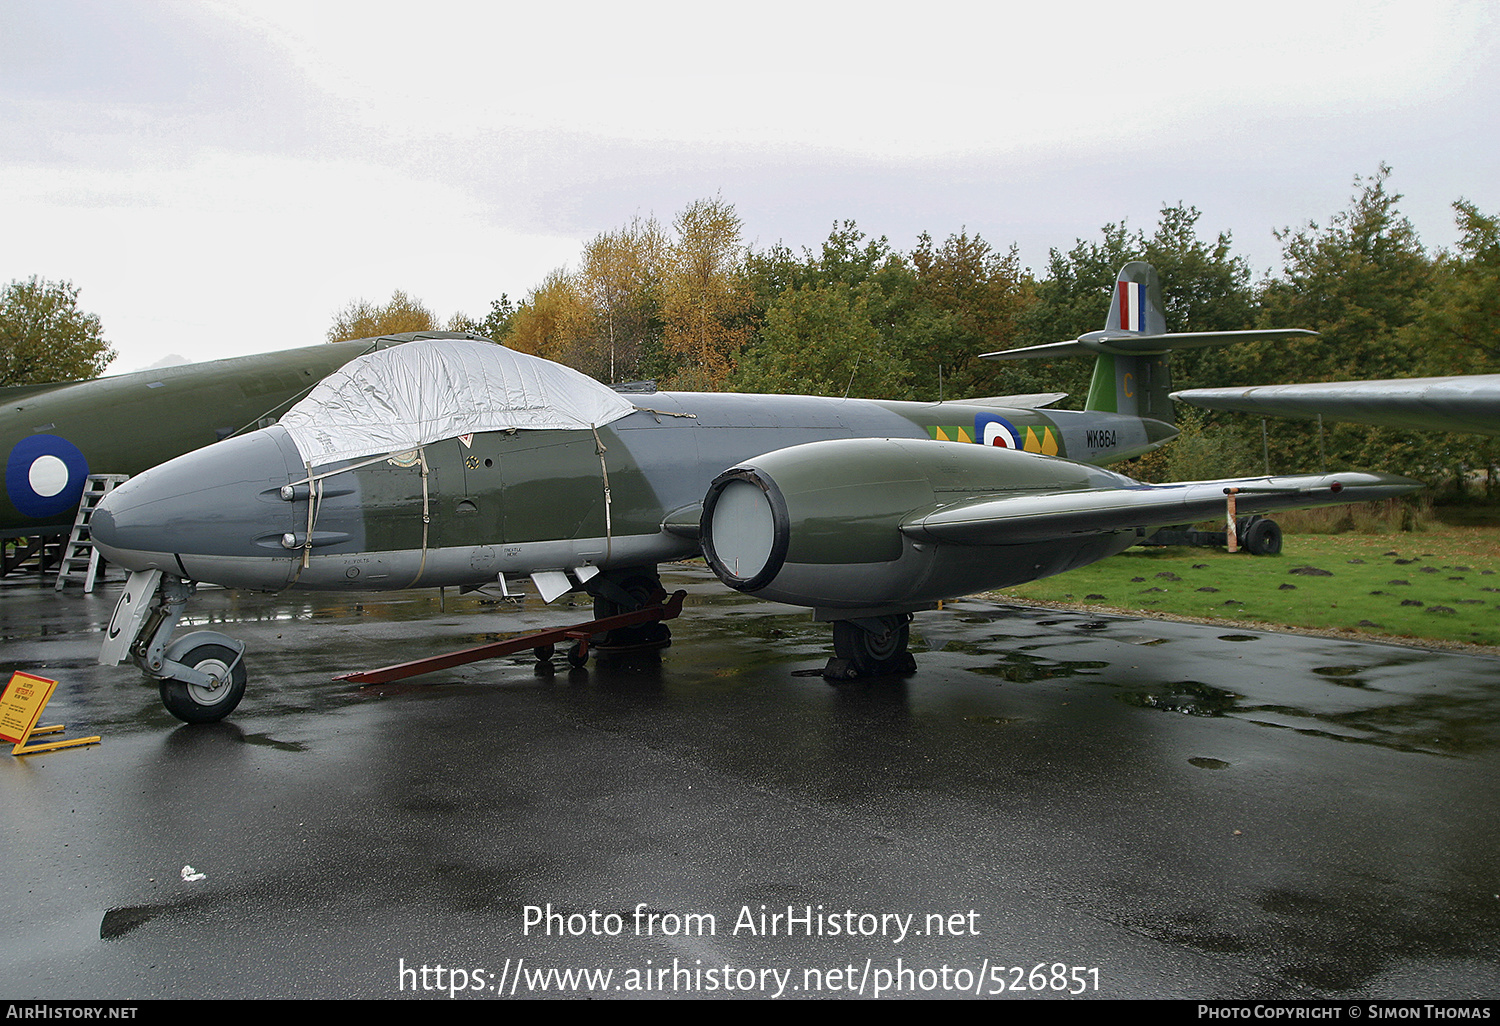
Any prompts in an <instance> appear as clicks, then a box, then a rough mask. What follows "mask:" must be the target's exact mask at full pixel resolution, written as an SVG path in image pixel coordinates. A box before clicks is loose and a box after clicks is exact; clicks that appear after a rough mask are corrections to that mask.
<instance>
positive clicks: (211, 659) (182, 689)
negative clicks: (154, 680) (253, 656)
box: [160, 645, 246, 723]
mask: <svg viewBox="0 0 1500 1026" xmlns="http://www.w3.org/2000/svg"><path fill="white" fill-rule="evenodd" d="M236 659H238V660H239V661H238V662H237V663H236ZM178 662H180V663H182V664H183V665H184V666H191V667H192V668H193V669H195V670H197V671H198V672H200V673H206V674H208V675H209V676H211V677H212V678H214V681H215V683H214V684H213V685H212V686H210V687H205V686H204V685H201V684H189V683H188V682H187V681H181V680H174V679H167V680H163V681H162V682H161V689H160V690H161V703H162V705H164V706H166V707H167V712H169V713H171V714H172V715H173V716H176V717H177V718H178V719H179V720H182V721H183V722H184V723H215V722H217V721H219V720H222V719H223V718H224V717H226V716H228V715H229V714H230V713H231V712H233V711H234V707H235V706H237V705H239V704H240V699H241V698H243V697H245V677H246V675H245V661H244V659H240V658H239V654H238V653H237V652H235V651H234V649H232V648H225V647H224V646H223V645H199V646H198V647H197V648H194V649H192V650H190V651H189V652H188V653H187V654H186V655H184V656H182V657H181V658H180V659H179V660H178ZM231 666H233V667H234V669H233V670H230V667H231Z"/></svg>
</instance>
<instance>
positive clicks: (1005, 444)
mask: <svg viewBox="0 0 1500 1026" xmlns="http://www.w3.org/2000/svg"><path fill="white" fill-rule="evenodd" d="M974 441H976V442H981V443H982V444H984V445H993V446H997V447H999V448H1001V449H1020V448H1023V446H1022V445H1021V439H1020V436H1019V435H1017V434H1016V426H1015V425H1014V424H1012V423H1011V422H1010V421H1008V420H1006V419H1005V418H1004V417H996V416H995V415H994V414H990V413H981V414H980V415H979V416H977V417H975V418H974Z"/></svg>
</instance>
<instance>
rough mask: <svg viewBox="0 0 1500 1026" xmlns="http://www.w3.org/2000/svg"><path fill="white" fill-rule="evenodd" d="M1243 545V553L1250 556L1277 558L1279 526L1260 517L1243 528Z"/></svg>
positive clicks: (1279, 547)
mask: <svg viewBox="0 0 1500 1026" xmlns="http://www.w3.org/2000/svg"><path fill="white" fill-rule="evenodd" d="M1243 544H1244V547H1245V551H1246V552H1248V553H1250V555H1252V556H1278V555H1280V554H1281V525H1280V524H1278V523H1276V521H1274V520H1267V519H1266V518H1265V517H1260V518H1258V519H1256V520H1255V521H1254V522H1253V523H1251V524H1250V526H1249V527H1247V528H1245V538H1244V542H1243Z"/></svg>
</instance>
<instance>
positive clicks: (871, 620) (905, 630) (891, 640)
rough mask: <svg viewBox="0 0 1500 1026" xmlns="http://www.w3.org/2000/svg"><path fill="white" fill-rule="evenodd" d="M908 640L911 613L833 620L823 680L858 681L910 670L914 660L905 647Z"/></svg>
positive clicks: (913, 665)
mask: <svg viewBox="0 0 1500 1026" xmlns="http://www.w3.org/2000/svg"><path fill="white" fill-rule="evenodd" d="M910 641H911V614H910V613H898V614H895V615H893V616H872V617H864V618H861V619H858V620H835V621H833V652H834V655H833V658H832V659H830V660H828V665H827V666H825V667H824V668H823V677H824V679H825V680H830V681H841V680H858V679H859V678H860V677H887V676H892V675H894V674H902V673H912V672H913V671H915V670H916V668H917V661H916V660H915V659H913V658H912V655H911V653H910V652H908V651H907V650H906V646H907V644H908V643H909V642H910Z"/></svg>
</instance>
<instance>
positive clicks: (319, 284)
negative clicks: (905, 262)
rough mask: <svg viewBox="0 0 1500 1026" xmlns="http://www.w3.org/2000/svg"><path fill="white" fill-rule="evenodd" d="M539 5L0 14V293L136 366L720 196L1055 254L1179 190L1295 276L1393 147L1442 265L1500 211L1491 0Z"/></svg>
mask: <svg viewBox="0 0 1500 1026" xmlns="http://www.w3.org/2000/svg"><path fill="white" fill-rule="evenodd" d="M543 6H544V5H539V4H524V5H523V4H507V3H443V2H441V0H426V2H424V3H422V4H420V5H418V4H412V3H383V2H378V0H376V2H371V0H363V2H359V3H319V2H316V0H298V2H295V3H293V2H287V3H279V2H271V0H244V2H236V0H225V2H216V3H215V2H206V0H205V2H197V3H188V2H171V3H161V2H147V0H0V125H3V130H0V283H4V282H8V281H11V280H14V279H18V278H26V277H30V276H32V275H40V276H42V277H44V278H49V279H65V280H68V281H71V282H73V283H74V285H76V286H77V287H78V288H79V289H80V290H81V296H80V302H81V305H82V306H83V307H84V308H85V309H87V310H89V311H92V312H94V313H97V314H98V315H99V316H100V317H101V319H102V320H103V323H104V328H105V334H106V337H107V338H108V340H109V341H110V342H111V343H112V344H114V346H115V347H116V348H117V349H118V350H119V353H120V356H119V358H118V359H117V360H116V362H115V363H114V365H113V366H112V367H111V370H112V371H114V372H123V371H128V370H135V369H139V368H141V367H144V366H147V365H149V364H151V363H154V362H156V361H157V360H159V359H161V358H162V357H164V356H167V355H168V354H180V355H181V356H183V357H186V358H187V359H190V360H204V359H212V358H215V357H219V356H230V355H239V354H242V353H250V352H258V351H266V350H273V349H286V348H292V347H295V346H302V345H311V344H314V343H317V342H320V341H322V340H323V338H324V336H325V333H326V331H327V329H328V327H329V325H330V323H331V322H332V320H333V318H334V316H335V314H336V313H337V312H338V311H339V310H341V309H343V308H344V307H346V306H348V305H349V304H350V303H351V302H352V301H354V300H357V299H361V298H363V299H368V300H370V301H372V302H377V303H378V302H384V301H385V300H386V299H388V298H389V297H390V295H391V293H392V291H393V290H395V289H398V288H399V289H403V290H405V291H406V292H407V293H408V294H409V295H411V296H412V297H414V298H417V299H420V300H421V301H422V302H424V303H425V304H426V305H427V306H428V307H429V308H430V309H432V310H433V312H434V313H435V314H437V316H438V317H439V318H440V319H443V320H446V319H447V318H448V317H449V316H450V315H452V314H453V313H454V312H458V311H461V312H464V313H467V314H469V315H471V316H473V317H476V318H479V317H483V315H484V314H485V313H486V312H487V311H488V309H489V305H490V301H491V300H493V299H496V298H498V297H499V296H500V294H501V293H502V292H504V293H509V294H510V296H511V297H512V298H513V299H519V298H521V297H523V296H524V295H525V294H526V292H527V291H528V290H530V289H531V288H533V287H534V286H536V285H537V284H539V283H540V282H541V280H542V278H543V276H544V275H546V274H547V273H548V272H549V271H551V270H553V269H554V268H557V267H560V266H562V265H565V264H575V263H576V261H577V259H578V256H579V253H580V252H581V249H582V247H583V245H584V244H585V243H586V242H588V241H589V240H590V239H592V238H593V237H594V236H595V235H597V234H599V233H600V232H603V231H611V230H614V229H617V228H619V227H621V226H622V225H624V224H626V223H627V222H628V221H629V220H630V219H631V218H632V217H634V216H636V215H654V216H656V217H657V218H658V219H660V220H661V221H662V222H663V223H664V224H670V222H671V219H672V217H673V215H674V214H676V213H677V212H678V211H679V210H681V209H682V208H683V207H685V206H686V205H687V204H688V203H690V202H692V201H693V200H694V199H698V198H702V197H705V196H713V195H715V194H718V195H721V196H722V197H723V199H724V200H726V201H728V202H730V203H732V204H734V206H735V207H736V209H737V210H738V212H739V214H740V216H741V217H742V218H743V220H744V224H745V234H746V241H747V242H749V243H751V244H752V245H755V246H758V247H765V246H769V245H771V244H773V243H775V242H777V241H784V242H786V243H787V244H788V245H790V246H792V247H793V248H794V249H796V250H800V249H802V248H803V247H816V246H817V245H818V244H819V243H820V242H821V241H822V240H823V239H824V238H825V237H826V236H827V234H828V231H829V229H830V228H831V227H832V225H833V224H834V222H835V221H840V220H844V219H853V220H855V221H856V222H858V224H859V226H860V227H861V228H862V229H864V230H865V231H867V232H869V233H871V234H873V235H877V236H878V235H885V236H888V237H889V239H890V241H891V243H892V244H893V245H894V246H896V247H897V248H898V249H909V248H910V247H911V246H912V245H913V244H914V243H915V241H916V238H917V235H918V233H920V232H922V231H924V230H925V231H928V232H930V233H931V234H932V235H933V236H934V237H936V238H938V239H942V238H944V237H946V236H947V235H949V234H951V233H953V232H957V231H959V230H961V229H964V228H967V229H968V230H969V231H970V232H977V233H979V234H980V235H982V236H983V237H984V238H985V239H986V240H987V241H989V242H990V243H991V244H992V245H994V246H995V247H996V248H1001V249H1003V248H1006V247H1008V246H1009V245H1010V244H1011V243H1016V244H1017V245H1019V247H1020V252H1021V257H1022V260H1023V261H1024V262H1025V263H1026V264H1028V265H1030V266H1031V267H1033V268H1035V269H1037V270H1038V271H1042V270H1044V268H1045V264H1046V259H1047V251H1048V249H1049V248H1050V247H1057V248H1061V249H1067V248H1069V247H1070V246H1071V245H1072V244H1073V242H1074V240H1075V239H1077V238H1080V237H1082V238H1088V239H1096V238H1098V236H1099V229H1100V227H1101V226H1102V225H1104V224H1105V223H1107V222H1112V221H1120V220H1127V221H1128V222H1129V224H1130V225H1131V226H1132V227H1141V228H1144V229H1146V230H1147V231H1148V232H1149V231H1150V230H1151V229H1152V228H1154V226H1155V224H1156V217H1157V212H1158V211H1159V210H1160V208H1161V206H1162V205H1163V204H1170V203H1175V202H1178V201H1183V202H1186V203H1188V204H1191V205H1193V206H1196V207H1198V208H1199V209H1200V210H1201V211H1202V212H1203V218H1202V220H1201V221H1200V222H1199V224H1200V229H1201V233H1202V234H1203V235H1204V236H1205V237H1212V235H1213V234H1214V233H1217V232H1218V231H1221V230H1229V231H1232V232H1233V235H1234V240H1235V244H1236V251H1237V252H1239V253H1241V254H1243V255H1245V256H1246V257H1248V258H1249V259H1250V261H1251V263H1252V265H1253V266H1254V267H1255V268H1256V270H1257V271H1258V272H1259V271H1265V270H1268V269H1273V268H1279V261H1280V248H1279V246H1278V245H1277V243H1276V241H1275V239H1274V238H1273V236H1272V231H1273V230H1274V229H1276V228H1280V227H1285V226H1288V225H1292V226H1298V225H1301V224H1304V223H1306V222H1307V221H1308V220H1320V221H1321V220H1326V219H1327V218H1328V216H1329V215H1331V214H1333V213H1334V212H1336V211H1339V210H1342V209H1344V208H1345V207H1346V206H1347V205H1348V202H1349V198H1350V196H1351V194H1352V192H1353V179H1354V176H1355V175H1365V176H1368V175H1371V174H1373V173H1375V171H1376V170H1377V168H1378V167H1379V166H1380V164H1381V163H1382V162H1385V163H1388V164H1390V165H1391V166H1392V167H1393V169H1394V172H1393V175H1392V177H1391V187H1392V188H1393V189H1395V190H1396V191H1399V192H1401V193H1403V194H1404V196H1405V199H1404V200H1403V202H1402V209H1403V211H1404V212H1405V213H1406V214H1407V215H1408V216H1409V217H1410V218H1411V220H1412V221H1413V222H1414V223H1415V224H1416V226H1417V229H1418V231H1419V232H1420V234H1421V236H1422V239H1423V241H1424V242H1425V243H1427V245H1428V246H1429V247H1430V248H1436V247H1439V246H1450V245H1452V243H1453V241H1454V238H1455V232H1454V229H1453V218H1452V211H1451V204H1452V202H1453V201H1454V200H1456V199H1459V198H1460V197H1462V198H1467V199H1470V200H1472V201H1474V202H1475V203H1477V204H1478V205H1479V207H1480V209H1481V210H1484V211H1486V212H1489V213H1500V114H1497V112H1500V71H1497V69H1500V31H1497V30H1500V4H1495V3H1492V2H1471V3H1440V2H1434V0H1421V2H1411V3H1408V2H1400V3H1378V2H1371V0H1361V2H1350V3H1342V2H1321V0H1300V2H1296V3H1274V2H1272V3H1267V2H1261V3H1257V4H1238V5H1233V6H1231V5H1228V4H1210V3H1203V2H1201V0H1199V2H1193V3H1181V4H1173V3H1162V4H1151V3H1133V4H1118V3H1115V4H1103V3H1099V4H1094V3H1065V4H1055V5H1047V6H1048V8H1049V9H1048V10H1046V11H1042V10H1040V9H1039V8H1040V7H1041V6H1042V5H1040V4H1037V3H1034V2H1028V3H1005V2H989V3H984V4H967V3H942V2H936V3H927V4H923V5H916V4H911V3H902V4H887V3H881V2H872V0H866V2H862V3H819V2H816V0H800V2H796V3H781V2H767V0H762V2H757V3H755V4H742V5H727V4H720V5H712V4H703V3H701V2H700V3H680V4H677V3H597V4H596V3H588V2H585V3H577V2H575V3H571V4H566V5H545V7H546V9H545V10H544V9H543ZM1102 316H1103V314H1102V311H1101V318H1102ZM1003 341H1004V340H996V342H995V344H996V345H997V346H998V345H1000V344H1002V343H1003Z"/></svg>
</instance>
